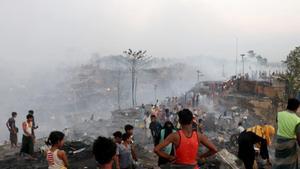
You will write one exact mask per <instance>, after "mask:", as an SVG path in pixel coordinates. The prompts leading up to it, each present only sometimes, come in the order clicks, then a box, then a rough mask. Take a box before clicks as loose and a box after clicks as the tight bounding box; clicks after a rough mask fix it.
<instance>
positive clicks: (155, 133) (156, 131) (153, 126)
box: [149, 115, 162, 146]
mask: <svg viewBox="0 0 300 169" xmlns="http://www.w3.org/2000/svg"><path fill="white" fill-rule="evenodd" d="M149 128H150V130H151V135H152V137H153V144H154V146H156V145H157V144H158V143H159V135H160V130H161V128H162V126H161V125H160V123H159V122H158V121H157V120H156V116H155V115H151V123H150V126H149Z"/></svg>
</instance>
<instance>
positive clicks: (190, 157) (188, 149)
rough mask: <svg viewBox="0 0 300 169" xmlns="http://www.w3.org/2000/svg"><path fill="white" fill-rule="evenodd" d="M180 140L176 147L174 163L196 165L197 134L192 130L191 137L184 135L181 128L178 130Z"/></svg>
mask: <svg viewBox="0 0 300 169" xmlns="http://www.w3.org/2000/svg"><path fill="white" fill-rule="evenodd" d="M178 134H179V137H180V141H179V146H178V147H176V154H175V156H176V162H175V163H176V164H186V165H196V164H197V160H196V158H197V154H198V146H199V142H198V134H197V132H196V131H193V134H192V136H191V137H186V136H185V135H184V133H183V131H182V130H179V131H178Z"/></svg>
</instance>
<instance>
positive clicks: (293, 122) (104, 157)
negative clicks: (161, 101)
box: [6, 99, 300, 169]
mask: <svg viewBox="0 0 300 169" xmlns="http://www.w3.org/2000/svg"><path fill="white" fill-rule="evenodd" d="M299 105H300V102H299V101H298V100H297V99H289V100H288V103H287V109H286V110H285V111H281V112H278V113H277V116H276V122H277V131H276V130H275V128H274V127H273V126H272V125H270V124H263V125H255V126H252V127H249V128H246V129H245V128H244V127H243V126H242V123H239V124H238V127H237V130H238V132H239V133H240V134H239V137H238V154H237V156H238V157H239V159H241V161H242V162H243V163H244V166H245V168H246V169H255V166H256V162H255V161H256V159H257V155H258V154H260V156H261V158H262V159H265V161H266V165H268V166H272V168H273V169H297V168H298V153H297V144H298V145H300V125H299V124H300V117H298V115H297V114H296V112H297V110H298V108H299ZM142 109H143V111H142V112H143V113H144V115H145V118H144V120H145V123H144V124H145V130H149V131H150V134H151V136H152V141H153V146H154V152H155V153H156V154H157V155H158V157H159V158H158V166H159V167H160V168H162V169H170V168H178V169H179V168H180V169H181V168H183V169H185V168H187V169H196V168H199V166H200V165H201V162H202V161H205V160H204V159H205V158H207V157H210V156H213V155H214V154H216V153H217V152H218V150H217V147H216V146H215V145H214V144H213V143H212V141H211V140H209V138H207V136H206V135H205V134H204V133H203V124H202V120H203V119H201V118H200V117H197V116H196V115H195V113H193V112H192V111H190V110H189V109H184V108H183V107H179V108H178V111H177V112H176V113H172V112H170V110H169V109H168V108H158V107H157V106H152V107H151V110H150V112H148V111H147V110H146V108H145V106H144V105H143V106H142ZM162 110H163V113H162ZM172 111H174V110H172ZM33 114H34V111H32V110H30V111H29V112H28V115H27V116H26V121H24V122H23V123H22V129H23V137H22V146H21V149H20V155H22V156H24V155H25V154H26V156H27V157H28V158H29V159H34V156H33V147H34V142H35V132H34V130H36V129H37V128H38V126H36V125H35V121H34V116H33ZM16 116H17V113H16V112H13V113H12V117H11V118H9V120H8V121H7V123H6V126H7V128H8V130H9V132H10V141H11V148H13V149H15V148H17V147H18V145H17V140H18V138H17V133H18V128H17V127H16V124H15V118H16ZM173 116H174V117H173ZM149 118H150V121H149ZM133 133H134V126H132V125H130V124H127V125H125V126H124V132H122V131H115V132H114V133H113V139H110V138H105V137H102V136H99V137H98V138H97V139H96V140H95V141H94V144H93V154H94V157H95V160H96V162H97V165H98V167H99V168H101V169H112V168H114V169H133V168H135V166H136V163H137V161H138V157H137V152H136V145H135V140H134V135H133ZM275 135H276V139H275V143H276V144H275V146H274V147H275V158H274V159H270V155H269V150H268V149H269V148H270V145H271V144H272V140H273V137H274V136H275ZM64 136H65V135H64V133H62V132H60V131H53V132H51V133H50V135H49V137H48V139H47V141H46V144H47V145H48V146H49V149H48V150H46V151H45V157H46V160H47V161H48V165H49V169H64V168H68V167H69V162H68V158H67V155H66V152H65V151H64V150H62V147H63V145H64Z"/></svg>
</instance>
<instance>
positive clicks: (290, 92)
mask: <svg viewBox="0 0 300 169" xmlns="http://www.w3.org/2000/svg"><path fill="white" fill-rule="evenodd" d="M284 63H285V64H286V67H287V69H286V72H285V74H283V75H281V76H280V79H281V80H282V81H285V82H286V96H287V97H295V96H296V95H297V93H298V92H299V91H300V46H299V47H296V48H295V49H294V50H292V51H291V52H290V53H289V55H288V56H287V58H286V60H285V61H284Z"/></svg>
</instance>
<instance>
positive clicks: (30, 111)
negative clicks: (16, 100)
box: [28, 110, 39, 141]
mask: <svg viewBox="0 0 300 169" xmlns="http://www.w3.org/2000/svg"><path fill="white" fill-rule="evenodd" d="M33 113H34V111H33V110H29V111H28V114H30V115H32V135H33V141H34V140H35V133H34V130H35V129H37V128H39V126H36V125H35V120H34V116H33Z"/></svg>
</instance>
